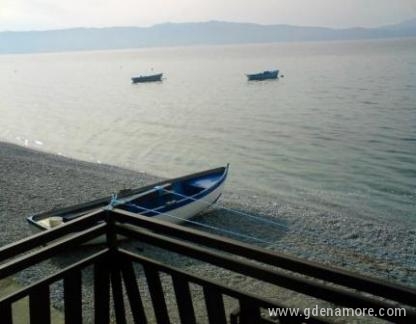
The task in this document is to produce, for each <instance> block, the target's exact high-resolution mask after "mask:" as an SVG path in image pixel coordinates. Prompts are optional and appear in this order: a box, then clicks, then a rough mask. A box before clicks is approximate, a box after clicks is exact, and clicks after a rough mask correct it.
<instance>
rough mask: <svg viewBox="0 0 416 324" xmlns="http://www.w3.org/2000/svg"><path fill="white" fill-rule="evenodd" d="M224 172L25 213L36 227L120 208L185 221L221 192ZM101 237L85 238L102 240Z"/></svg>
mask: <svg viewBox="0 0 416 324" xmlns="http://www.w3.org/2000/svg"><path fill="white" fill-rule="evenodd" d="M227 173H228V165H227V166H226V167H221V168H216V169H212V170H207V171H203V172H198V173H195V174H191V175H187V176H184V177H179V178H175V179H170V180H166V181H161V182H158V183H155V184H153V185H149V186H145V187H142V188H136V189H127V190H123V191H121V192H119V193H118V195H117V199H115V200H114V199H113V197H105V198H102V199H97V200H94V201H91V202H87V203H83V204H79V205H75V206H71V207H66V208H62V209H58V210H52V211H47V212H43V213H39V214H34V215H31V216H29V217H27V220H28V222H29V223H30V224H31V225H33V227H34V228H36V229H37V230H38V231H39V230H48V229H51V228H54V227H56V226H61V225H64V224H65V223H66V222H69V221H70V220H73V219H76V218H78V217H81V216H85V215H87V214H88V213H91V212H95V211H99V210H104V209H108V208H109V207H110V205H111V206H112V208H114V209H122V210H125V211H128V212H132V213H135V214H138V215H142V216H148V217H154V218H157V219H161V220H165V221H168V222H172V223H176V224H178V223H182V222H186V220H188V219H189V218H192V217H193V216H195V215H197V214H198V213H200V212H202V211H203V210H204V209H206V208H208V207H209V206H210V205H212V204H213V203H215V201H216V200H218V199H219V197H220V196H221V194H222V190H223V187H224V183H225V180H226V177H227ZM104 242H105V237H100V238H98V239H96V240H93V241H90V242H88V244H97V243H104Z"/></svg>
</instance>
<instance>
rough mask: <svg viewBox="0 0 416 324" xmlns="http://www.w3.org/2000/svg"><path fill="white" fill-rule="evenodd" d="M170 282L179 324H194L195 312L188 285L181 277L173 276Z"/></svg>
mask: <svg viewBox="0 0 416 324" xmlns="http://www.w3.org/2000/svg"><path fill="white" fill-rule="evenodd" d="M172 280H173V288H174V289H175V296H176V302H177V304H178V310H179V317H180V319H181V323H182V324H195V323H196V318H195V311H194V305H193V304H192V298H191V292H190V291H189V283H188V282H187V281H186V280H185V279H184V278H183V277H182V276H173V277H172Z"/></svg>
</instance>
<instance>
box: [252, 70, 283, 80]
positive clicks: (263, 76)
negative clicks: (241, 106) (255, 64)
mask: <svg viewBox="0 0 416 324" xmlns="http://www.w3.org/2000/svg"><path fill="white" fill-rule="evenodd" d="M278 76H279V70H275V71H264V72H262V73H256V74H247V79H248V80H249V81H263V80H273V79H277V78H278Z"/></svg>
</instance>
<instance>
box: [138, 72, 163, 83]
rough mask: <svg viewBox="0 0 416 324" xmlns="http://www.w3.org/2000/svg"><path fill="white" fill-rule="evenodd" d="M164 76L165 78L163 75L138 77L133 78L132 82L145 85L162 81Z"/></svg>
mask: <svg viewBox="0 0 416 324" xmlns="http://www.w3.org/2000/svg"><path fill="white" fill-rule="evenodd" d="M162 76H163V73H159V74H154V75H143V76H137V77H132V78H131V82H132V83H144V82H156V81H162Z"/></svg>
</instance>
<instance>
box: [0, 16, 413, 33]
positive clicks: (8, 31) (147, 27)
mask: <svg viewBox="0 0 416 324" xmlns="http://www.w3.org/2000/svg"><path fill="white" fill-rule="evenodd" d="M413 20H414V21H416V17H414V18H411V19H405V20H401V21H398V22H396V23H393V24H388V25H379V26H375V27H362V26H351V27H326V26H312V25H295V24H278V23H276V24H262V23H256V22H247V21H227V20H215V19H211V20H204V21H187V22H172V21H167V22H162V23H156V24H153V25H149V26H134V25H126V26H114V25H113V26H95V27H94V26H89V27H86V26H77V27H62V28H51V29H24V30H9V29H5V30H0V33H30V32H53V31H64V30H74V29H111V28H141V29H150V28H154V27H157V26H162V25H169V24H171V25H186V24H207V23H228V24H246V25H256V26H264V27H268V26H289V27H301V28H323V29H331V30H348V29H377V28H383V27H389V26H395V25H398V24H402V23H405V22H409V21H413Z"/></svg>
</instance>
